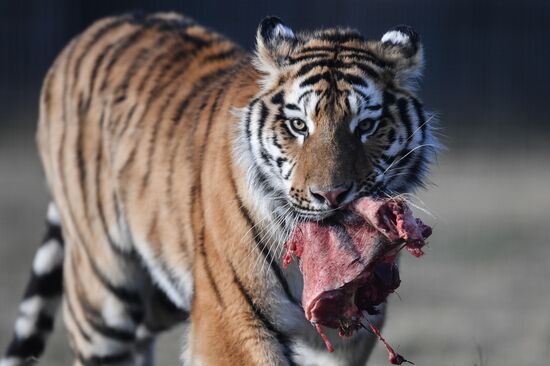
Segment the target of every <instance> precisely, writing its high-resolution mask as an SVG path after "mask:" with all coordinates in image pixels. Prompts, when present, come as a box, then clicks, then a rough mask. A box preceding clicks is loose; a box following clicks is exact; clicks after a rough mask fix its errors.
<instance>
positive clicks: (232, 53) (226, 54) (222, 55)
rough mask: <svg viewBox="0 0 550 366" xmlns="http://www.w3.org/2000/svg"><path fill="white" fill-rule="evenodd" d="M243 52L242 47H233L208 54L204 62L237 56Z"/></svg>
mask: <svg viewBox="0 0 550 366" xmlns="http://www.w3.org/2000/svg"><path fill="white" fill-rule="evenodd" d="M242 54H243V52H242V50H241V49H239V48H237V47H232V48H230V49H229V50H226V51H222V52H220V53H215V54H213V55H208V56H206V57H205V58H204V60H203V62H205V63H210V62H215V61H224V60H227V59H228V58H233V57H235V56H240V55H242Z"/></svg>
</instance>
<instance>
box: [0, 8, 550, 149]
mask: <svg viewBox="0 0 550 366" xmlns="http://www.w3.org/2000/svg"><path fill="white" fill-rule="evenodd" d="M130 10H145V11H155V10H176V11H179V12H183V13H186V14H187V15H190V16H192V17H194V18H195V19H196V20H198V21H199V22H201V23H203V24H205V25H207V26H210V27H212V28H214V29H216V30H218V31H219V32H222V33H224V34H226V35H228V36H230V37H232V38H233V39H235V40H236V41H238V42H239V43H241V44H242V45H244V46H246V47H248V48H251V47H252V46H253V39H254V33H255V28H256V25H257V24H258V22H259V21H260V19H261V18H262V17H264V16H265V15H268V14H274V15H278V16H280V17H282V18H283V19H284V20H285V21H286V22H287V23H289V24H290V25H291V26H292V27H293V28H295V29H307V28H315V27H325V26H334V25H347V26H351V27H356V28H358V29H360V30H361V31H362V32H363V34H365V35H366V36H368V37H373V38H374V37H380V35H381V34H382V33H383V32H384V31H385V30H386V29H388V28H389V27H391V26H393V25H396V24H399V23H407V24H410V25H412V26H413V27H415V28H416V29H417V30H418V31H419V32H420V34H421V36H422V37H423V40H424V43H425V48H426V54H427V67H426V71H425V77H424V80H423V83H422V92H421V95H422V97H423V99H424V100H425V102H426V104H427V106H428V107H429V108H430V109H432V110H435V111H437V112H439V114H440V115H441V119H442V121H443V125H444V134H445V135H446V136H447V144H448V145H450V147H451V148H452V149H453V150H454V151H459V150H461V149H466V148H476V147H481V146H485V145H486V146H488V147H491V148H497V149H501V148H507V149H508V148H514V149H520V150H521V149H523V150H529V149H534V148H536V147H541V146H544V144H545V143H546V140H547V139H546V136H545V135H548V134H549V131H550V128H549V126H550V121H548V118H547V114H548V112H547V111H548V108H549V106H548V104H549V103H550V98H549V96H550V93H549V92H548V85H549V84H550V70H549V66H548V63H549V60H550V40H549V38H548V37H550V1H548V0H524V1H512V0H485V1H484V0H460V1H459V0H455V1H444V0H368V1H367V0H339V1H336V0H307V1H292V0H278V1H267V0H233V1H214V0H195V1H183V0H179V1H176V0H159V1H145V0H140V1H130V0H111V1H93V0H86V1H85V0H82V1H75V0H58V1H49V0H27V1H24V0H22V1H17V0H15V1H14V0H2V1H1V3H0V134H5V133H8V132H15V131H16V130H18V129H20V128H25V129H26V128H34V125H35V122H34V121H35V118H36V112H37V98H38V92H39V88H40V82H41V79H42V77H43V75H44V74H45V72H46V70H47V68H48V66H49V65H50V64H51V62H52V61H53V59H54V58H55V56H56V54H57V53H58V52H59V51H60V50H61V49H62V47H63V46H64V45H65V44H66V42H67V41H68V40H69V39H70V38H71V37H72V36H74V35H75V34H77V33H78V32H80V31H82V30H83V29H84V28H85V27H86V26H87V25H88V24H90V23H91V22H92V21H93V20H95V19H97V18H99V17H102V16H105V15H108V14H116V13H122V12H126V11H130Z"/></svg>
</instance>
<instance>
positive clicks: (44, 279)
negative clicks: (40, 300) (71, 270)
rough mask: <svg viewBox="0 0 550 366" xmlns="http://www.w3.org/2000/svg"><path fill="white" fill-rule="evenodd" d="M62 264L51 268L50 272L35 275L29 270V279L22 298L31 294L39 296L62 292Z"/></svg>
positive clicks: (52, 295) (26, 297)
mask: <svg viewBox="0 0 550 366" xmlns="http://www.w3.org/2000/svg"><path fill="white" fill-rule="evenodd" d="M62 284H63V266H58V267H55V268H53V269H52V271H51V272H49V273H46V274H43V275H37V274H36V273H34V271H33V272H31V279H30V281H29V283H28V284H27V288H26V290H25V294H24V295H23V298H25V299H28V298H30V297H32V296H35V295H39V296H41V297H46V298H48V297H54V296H61V294H62V292H63V285H62Z"/></svg>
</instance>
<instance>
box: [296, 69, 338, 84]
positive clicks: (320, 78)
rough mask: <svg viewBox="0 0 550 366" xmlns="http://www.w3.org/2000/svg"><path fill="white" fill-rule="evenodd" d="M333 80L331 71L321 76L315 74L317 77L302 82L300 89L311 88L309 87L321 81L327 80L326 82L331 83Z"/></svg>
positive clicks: (313, 76)
mask: <svg viewBox="0 0 550 366" xmlns="http://www.w3.org/2000/svg"><path fill="white" fill-rule="evenodd" d="M331 78H332V75H331V73H330V72H329V71H325V72H323V73H320V74H315V75H312V76H310V77H308V78H306V79H305V80H304V81H302V82H301V83H300V88H303V87H305V86H309V85H314V84H317V83H318V82H319V81H321V80H325V81H327V82H329V83H330V81H331Z"/></svg>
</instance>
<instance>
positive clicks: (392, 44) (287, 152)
mask: <svg viewBox="0 0 550 366" xmlns="http://www.w3.org/2000/svg"><path fill="white" fill-rule="evenodd" d="M257 41H258V49H257V59H256V66H257V68H258V69H259V70H260V72H262V74H263V75H264V79H263V80H262V92H261V93H260V95H259V96H258V97H257V98H256V99H254V100H253V101H252V102H251V104H250V105H249V108H248V114H247V117H246V125H247V127H246V134H247V137H248V139H250V150H251V152H252V160H253V165H254V167H253V168H252V171H254V172H255V173H254V179H253V180H254V182H255V184H257V185H258V186H259V187H260V189H261V190H263V191H264V192H263V193H264V194H265V195H267V196H268V197H271V198H273V199H275V200H281V201H283V202H284V205H285V206H286V207H288V208H289V210H291V211H293V212H294V213H297V214H299V215H300V216H302V217H309V218H315V219H320V218H324V217H326V216H328V215H330V214H331V213H332V212H334V211H335V210H336V209H338V208H341V207H344V206H346V204H348V203H350V202H352V201H353V200H355V199H357V198H359V197H361V196H366V195H372V196H376V195H382V196H386V195H388V196H390V195H391V196H393V195H395V194H397V193H403V192H407V191H410V190H412V189H414V188H415V187H416V186H418V185H420V184H422V182H423V177H424V175H425V172H426V169H427V166H428V164H429V162H430V161H431V159H432V158H433V155H434V150H435V147H436V145H437V142H436V141H435V139H434V137H433V134H432V128H431V125H430V124H429V120H428V119H427V118H426V115H425V113H424V111H423V107H422V104H421V103H420V102H419V101H418V99H417V98H416V97H415V96H414V94H413V92H412V91H411V89H410V87H409V85H410V84H411V80H412V79H414V78H415V77H416V76H417V75H418V73H419V69H420V67H421V65H422V46H421V44H420V41H419V37H418V35H417V34H416V33H415V32H414V31H413V30H412V29H411V28H409V27H404V26H401V27H397V28H395V29H393V30H391V31H389V32H387V33H386V34H385V35H384V36H383V37H382V40H381V41H365V40H364V39H363V38H362V37H361V36H360V35H359V34H358V33H357V32H355V31H351V30H342V29H332V30H325V31H321V32H317V33H312V34H298V35H296V34H294V32H293V31H292V30H290V29H289V28H288V27H286V26H285V25H283V24H282V23H281V22H280V20H278V19H276V18H267V19H266V20H264V21H263V22H262V24H261V25H260V28H259V30H258V36H257Z"/></svg>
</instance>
